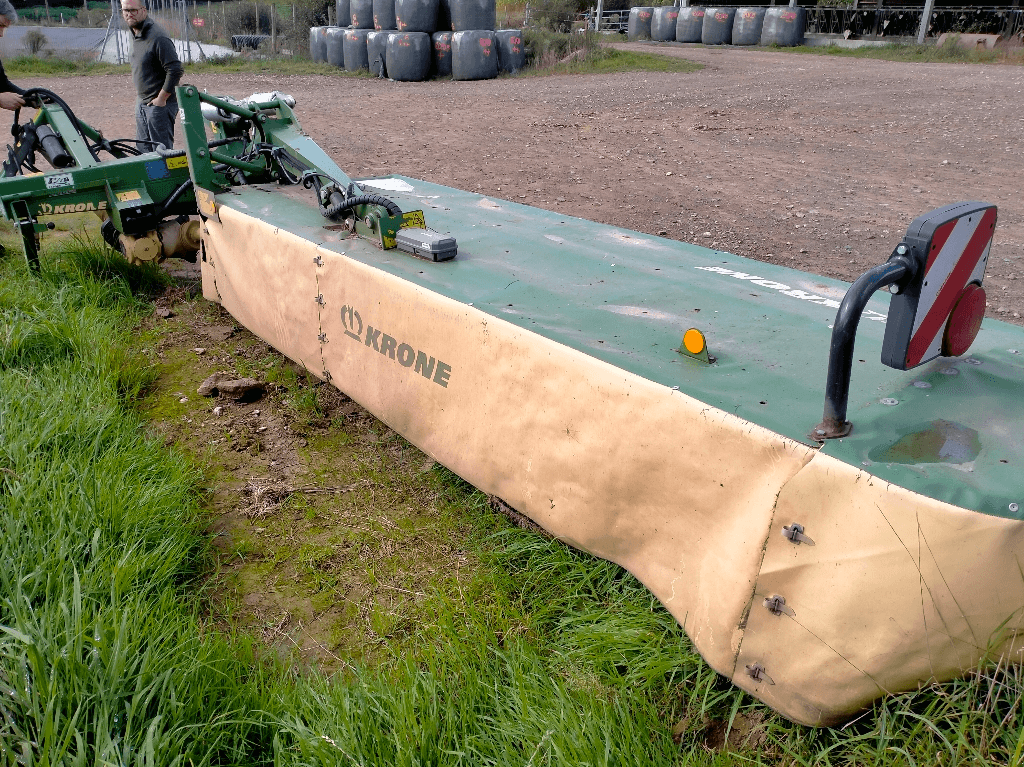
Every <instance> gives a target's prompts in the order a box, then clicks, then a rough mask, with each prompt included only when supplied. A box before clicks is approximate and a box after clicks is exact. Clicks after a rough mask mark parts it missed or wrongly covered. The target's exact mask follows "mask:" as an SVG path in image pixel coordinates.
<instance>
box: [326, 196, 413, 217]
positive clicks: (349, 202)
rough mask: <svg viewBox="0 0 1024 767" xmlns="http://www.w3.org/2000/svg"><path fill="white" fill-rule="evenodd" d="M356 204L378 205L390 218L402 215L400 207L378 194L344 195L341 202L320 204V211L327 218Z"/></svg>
mask: <svg viewBox="0 0 1024 767" xmlns="http://www.w3.org/2000/svg"><path fill="white" fill-rule="evenodd" d="M356 205H380V206H381V207H382V208H384V210H386V211H387V212H388V215H389V216H391V217H392V218H397V217H398V216H401V215H402V209H401V208H399V207H398V205H396V204H395V203H394V201H392V200H389V199H388V198H387V197H384V196H382V195H379V194H360V195H356V196H355V197H346V198H345V199H344V200H342V201H341V202H339V203H336V204H334V205H331V206H324V205H321V206H320V212H321V213H323V214H324V215H325V216H326V217H327V218H335V217H336V216H337V215H338V214H339V213H341V212H342V211H343V210H349V209H351V208H354V207H355V206H356Z"/></svg>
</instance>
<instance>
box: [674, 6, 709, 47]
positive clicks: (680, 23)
mask: <svg viewBox="0 0 1024 767" xmlns="http://www.w3.org/2000/svg"><path fill="white" fill-rule="evenodd" d="M703 29H704V9H703V8H693V7H689V8H680V9H679V18H677V19H676V42H677V43H699V42H700V36H701V32H702V31H703Z"/></svg>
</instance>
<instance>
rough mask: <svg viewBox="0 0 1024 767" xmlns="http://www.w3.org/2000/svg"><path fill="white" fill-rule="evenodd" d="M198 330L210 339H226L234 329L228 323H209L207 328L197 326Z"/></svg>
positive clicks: (232, 333)
mask: <svg viewBox="0 0 1024 767" xmlns="http://www.w3.org/2000/svg"><path fill="white" fill-rule="evenodd" d="M199 332H200V333H202V334H203V335H204V336H206V337H207V338H209V339H210V340H211V341H227V340H228V339H229V338H231V336H232V335H234V332H235V329H234V328H233V327H231V326H230V325H211V326H210V327H208V328H199Z"/></svg>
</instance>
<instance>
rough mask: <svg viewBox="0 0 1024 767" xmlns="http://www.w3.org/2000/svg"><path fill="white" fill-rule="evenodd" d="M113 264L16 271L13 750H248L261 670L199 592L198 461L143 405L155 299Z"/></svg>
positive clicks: (5, 696) (7, 402)
mask: <svg viewBox="0 0 1024 767" xmlns="http://www.w3.org/2000/svg"><path fill="white" fill-rule="evenodd" d="M104 261H105V259H104V257H103V256H102V253H101V252H100V251H99V249H97V248H93V249H91V252H86V253H79V254H77V257H76V258H75V259H73V260H70V259H69V260H65V261H64V262H63V263H62V264H59V265H58V266H56V267H53V266H49V267H48V268H47V269H46V271H44V272H43V274H42V275H41V276H40V278H33V277H30V276H29V275H28V274H27V273H26V272H25V271H24V267H21V266H15V265H14V264H12V263H11V261H10V259H9V260H8V261H7V263H5V264H3V266H2V273H0V274H2V276H0V763H6V764H14V763H16V762H17V763H18V764H22V765H32V764H47V765H55V764H154V765H155V764H175V763H189V762H194V763H211V762H214V761H222V760H224V759H228V760H232V759H239V760H242V759H243V758H244V756H245V755H246V754H247V753H248V752H249V751H250V743H249V741H250V739H251V737H252V736H251V727H250V726H249V724H247V720H245V719H244V716H245V712H248V711H251V710H253V705H252V700H251V699H250V698H251V694H252V689H253V688H252V686H247V684H246V682H245V680H246V679H247V678H248V677H249V676H250V675H252V674H258V673H259V666H258V665H257V664H254V663H253V662H252V654H251V652H249V651H247V648H246V646H245V644H244V643H242V642H238V643H235V644H234V645H233V646H231V647H229V646H228V645H227V644H226V643H225V642H224V641H223V640H221V639H218V638H216V637H211V636H207V635H204V632H203V631H202V626H201V624H200V622H199V621H198V618H197V613H196V612H195V610H194V605H190V603H189V600H188V599H187V598H186V594H187V589H188V588H190V586H189V583H190V581H191V580H192V579H193V578H194V576H195V574H196V573H197V570H198V568H199V567H201V566H202V554H203V550H204V545H205V544H204V532H203V520H202V517H201V514H200V510H199V506H198V503H197V497H196V480H197V473H196V471H195V470H194V469H193V468H192V467H191V466H190V464H189V463H188V462H187V461H185V460H184V459H183V458H182V457H181V456H177V455H174V454H173V453H171V452H169V451H167V450H166V449H164V448H163V446H162V444H161V443H160V442H158V441H157V440H155V439H154V438H153V437H151V436H148V435H147V434H146V432H145V429H144V428H143V424H141V423H140V422H139V419H138V418H137V417H136V416H134V415H133V413H132V411H131V407H130V403H131V400H132V398H133V397H134V396H135V395H136V394H137V393H138V392H139V391H140V390H142V389H143V388H144V387H145V386H146V385H147V384H148V383H149V382H150V381H151V379H152V376H153V371H152V370H151V369H150V368H149V367H148V366H147V365H146V364H145V363H142V362H140V361H139V360H138V359H137V358H135V357H133V356H132V355H131V354H130V352H129V348H130V338H129V333H130V331H131V327H132V325H133V324H134V323H135V321H136V320H137V319H138V316H139V313H140V312H142V311H145V310H146V308H147V305H146V304H145V303H143V302H142V301H140V300H139V299H137V298H136V297H135V296H133V294H132V292H131V286H130V283H129V282H128V281H126V280H124V279H117V278H116V277H115V276H114V275H115V274H116V273H117V271H118V270H119V268H118V267H117V266H115V265H111V266H110V268H106V267H104ZM103 272H105V274H104V273H103ZM136 277H137V279H136V280H135V283H136V285H135V286H136V288H139V287H141V286H143V285H145V284H147V282H151V280H149V279H147V278H146V276H145V275H144V274H136Z"/></svg>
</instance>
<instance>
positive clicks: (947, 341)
mask: <svg viewBox="0 0 1024 767" xmlns="http://www.w3.org/2000/svg"><path fill="white" fill-rule="evenodd" d="M984 317H985V289H984V288H983V287H981V285H978V284H976V283H973V282H972V283H971V284H970V285H968V286H967V287H966V288H964V289H963V292H962V293H961V294H960V298H958V299H957V301H956V305H955V306H954V307H953V311H951V312H950V313H949V319H948V320H947V321H946V332H945V333H944V334H943V336H942V354H943V356H945V357H959V356H960V355H962V354H966V353H967V350H968V349H970V348H971V344H973V343H974V339H975V338H977V337H978V331H979V330H981V321H982V319H983V318H984Z"/></svg>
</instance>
